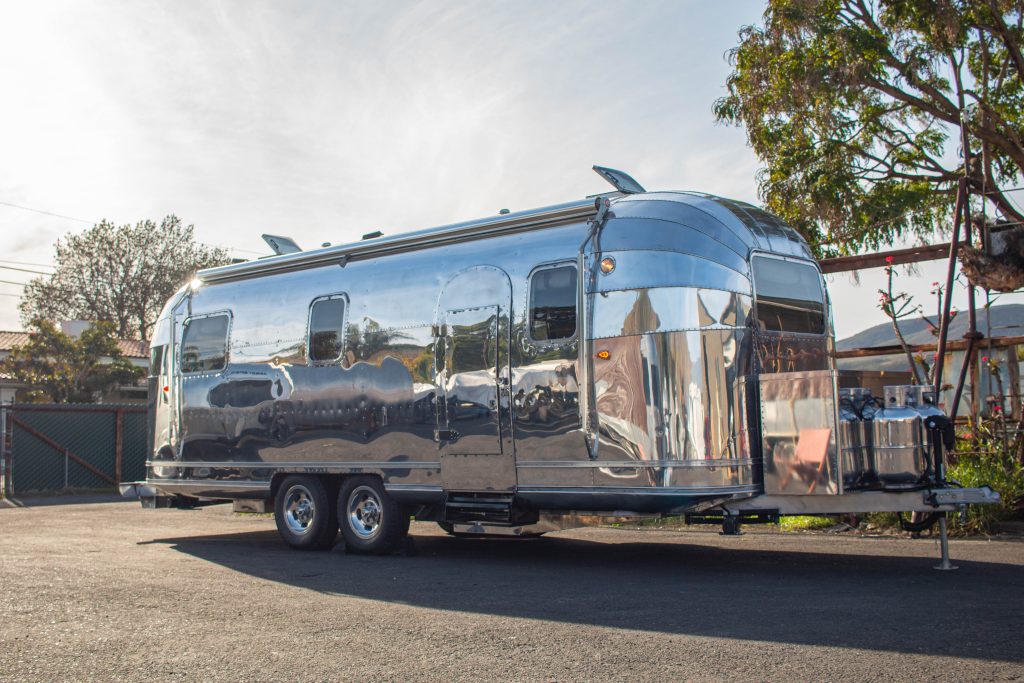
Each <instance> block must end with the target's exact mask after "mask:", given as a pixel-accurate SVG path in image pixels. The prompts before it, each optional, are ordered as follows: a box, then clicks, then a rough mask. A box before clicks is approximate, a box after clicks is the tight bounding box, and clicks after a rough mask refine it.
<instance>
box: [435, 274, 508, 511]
mask: <svg viewBox="0 0 1024 683" xmlns="http://www.w3.org/2000/svg"><path fill="white" fill-rule="evenodd" d="M511 310H512V284H511V282H510V281H509V278H508V274H506V273H505V271H503V270H501V269H500V268H495V267H494V266H473V267H470V268H467V269H465V270H463V271H460V272H459V273H457V274H456V275H455V276H454V277H453V278H452V279H451V280H449V281H448V283H447V284H446V285H445V286H444V288H443V289H442V291H441V296H440V299H439V301H438V308H437V319H436V320H437V322H436V325H437V333H436V335H437V336H436V341H435V348H436V351H437V353H436V355H435V362H436V374H437V382H438V384H439V386H438V389H439V392H438V394H439V395H441V396H443V399H442V400H440V401H439V402H438V411H437V427H438V429H437V434H438V441H440V443H441V480H442V484H443V485H444V488H445V489H446V490H448V491H476V492H484V491H495V492H498V491H501V492H509V491H512V490H514V489H515V486H516V468H515V448H514V446H513V443H512V424H511V420H510V416H511V413H510V407H509V396H508V391H509V385H508V380H509V377H510V376H511V375H510V373H511V369H510V368H509V347H510V344H511V338H510V332H509V316H510V314H511Z"/></svg>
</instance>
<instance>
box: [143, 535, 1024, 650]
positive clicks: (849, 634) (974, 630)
mask: <svg viewBox="0 0 1024 683" xmlns="http://www.w3.org/2000/svg"><path fill="white" fill-rule="evenodd" d="M413 538H414V541H415V547H416V552H417V554H416V555H415V556H412V557H403V556H388V557H366V556H358V555H345V554H343V553H342V551H341V550H340V549H339V548H335V549H334V550H333V551H331V552H326V553H305V554H301V555H297V553H298V551H293V550H290V549H288V548H286V547H285V546H284V545H283V544H282V542H281V540H280V538H279V537H278V535H277V534H276V533H275V532H273V531H260V532H248V533H239V534H227V535H219V536H196V537H187V538H168V539H159V540H155V541H152V542H153V543H166V544H171V545H172V546H173V547H174V549H176V550H178V551H179V552H182V553H186V554H188V555H191V556H194V557H197V558H201V559H203V560H207V561H210V562H215V563H217V564H220V565H222V566H224V567H228V568H230V569H233V570H235V571H238V572H242V573H245V574H248V575H251V576H255V577H259V578H262V579H267V580H271V581H277V582H280V583H283V584H287V585H290V586H298V587H302V588H307V589H310V590H315V591H320V592H323V593H328V594H337V595H347V596H353V597H359V598H367V599H371V600H382V601H387V602H395V603H401V604H407V605H413V606H418V607H427V608H431V609H441V610H452V611H464V612H475V613H481V614H488V615H500V616H508V617H520V618H527V619H542V620H551V621H560V622H567V623H581V624H592V625H596V626H607V627H613V628H628V629H636V630H641V631H653V632H659V633H670V634H672V633H675V634H687V635H692V636H706V637H713V638H735V639H739V640H751V641H772V642H781V643H793V644H810V645H821V646H832V647H847V648H864V649H868V650H881V651H892V652H905V653H917V654H925V655H944V656H950V657H969V658H980V659H995V660H1003V661H1011V662H1017V661H1022V660H1024V642H1022V641H1021V639H1020V638H1019V634H1020V632H1021V630H1022V628H1024V610H1022V607H1021V606H1022V605H1024V571H1022V570H1021V567H1020V566H1016V565H1004V564H997V563H984V562H971V561H966V560H959V559H958V560H957V562H956V563H957V565H958V566H959V567H960V571H958V572H936V571H933V570H932V569H931V567H932V565H933V564H934V561H933V559H932V558H920V557H916V558H904V557H887V556H871V555H849V554H842V555H840V554H820V553H803V552H791V551H785V550H779V551H764V550H751V549H746V548H737V549H728V548H716V547H708V546H704V545H685V544H677V543H671V544H656V543H650V542H637V543H595V542H592V541H586V540H579V539H572V538H559V537H557V536H556V537H546V538H543V539H537V540H488V539H455V538H449V537H442V536H414V537H413ZM299 558H301V561H297V559H299Z"/></svg>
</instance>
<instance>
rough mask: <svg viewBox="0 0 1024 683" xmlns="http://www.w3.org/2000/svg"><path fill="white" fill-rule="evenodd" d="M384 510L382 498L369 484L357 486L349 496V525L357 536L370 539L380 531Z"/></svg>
mask: <svg viewBox="0 0 1024 683" xmlns="http://www.w3.org/2000/svg"><path fill="white" fill-rule="evenodd" d="M382 517H383V510H382V508H381V504H380V498H378V497H377V493H376V492H375V491H374V490H373V489H371V488H370V487H369V486H360V487H358V488H356V489H355V490H354V491H352V493H351V494H350V495H349V497H348V525H349V528H351V529H352V531H354V532H355V534H356V535H357V536H359V537H360V538H364V539H370V538H373V537H374V536H376V535H377V534H378V533H379V532H380V523H381V518H382Z"/></svg>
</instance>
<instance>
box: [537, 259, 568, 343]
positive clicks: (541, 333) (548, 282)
mask: <svg viewBox="0 0 1024 683" xmlns="http://www.w3.org/2000/svg"><path fill="white" fill-rule="evenodd" d="M529 315H530V337H531V338H532V339H534V340H536V341H557V340H560V339H569V338H570V337H572V336H573V335H574V334H576V266H570V265H565V266H555V267H554V268H541V269H539V270H535V271H534V272H533V275H532V276H531V277H530V311H529Z"/></svg>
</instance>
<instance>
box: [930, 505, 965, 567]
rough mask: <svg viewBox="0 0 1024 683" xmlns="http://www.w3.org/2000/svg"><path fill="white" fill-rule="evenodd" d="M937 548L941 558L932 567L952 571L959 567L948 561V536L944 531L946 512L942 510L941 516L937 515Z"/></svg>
mask: <svg viewBox="0 0 1024 683" xmlns="http://www.w3.org/2000/svg"><path fill="white" fill-rule="evenodd" d="M939 548H940V549H941V550H942V558H941V559H940V560H939V563H938V564H937V565H935V567H934V569H938V570H940V571H952V570H954V569H959V568H960V567H957V566H956V565H954V564H952V563H951V562H950V561H949V536H948V534H947V533H946V513H945V512H943V513H942V516H941V517H939Z"/></svg>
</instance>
